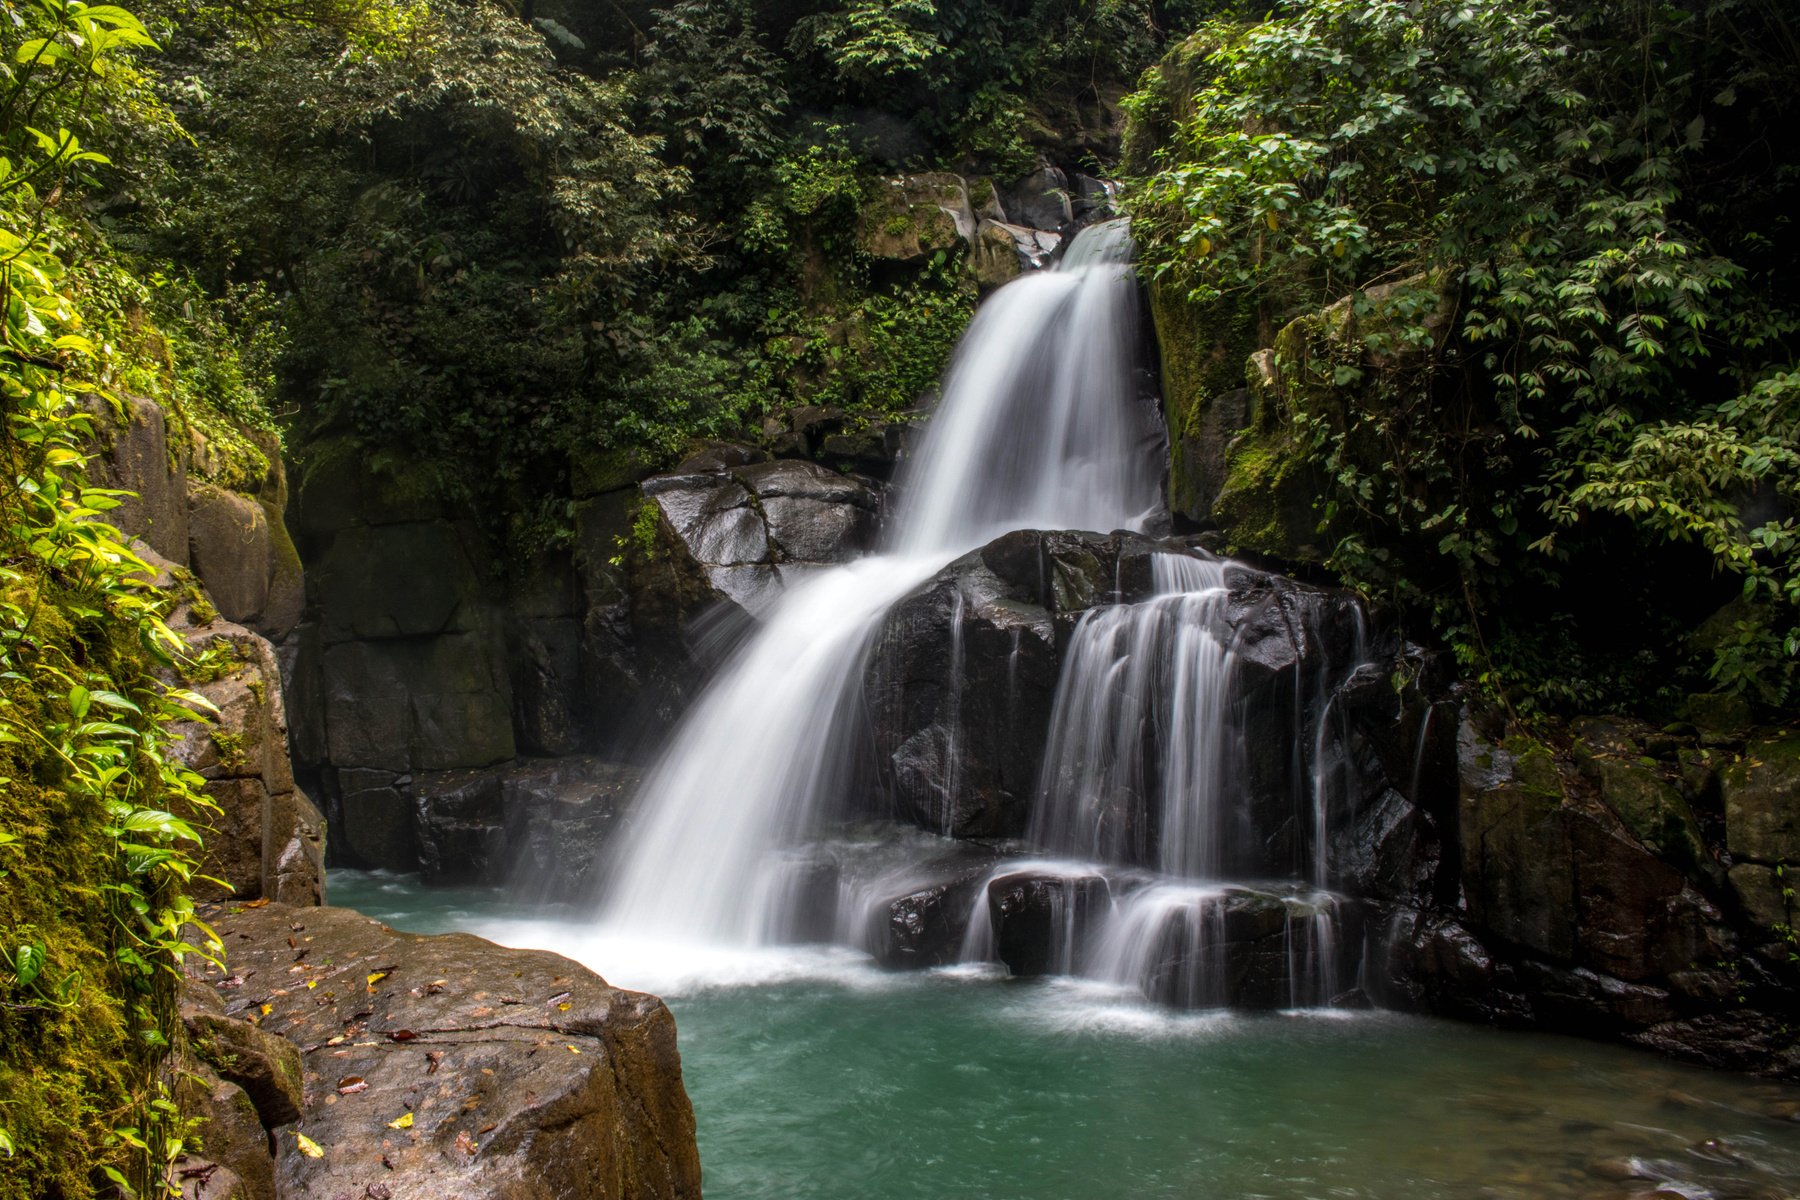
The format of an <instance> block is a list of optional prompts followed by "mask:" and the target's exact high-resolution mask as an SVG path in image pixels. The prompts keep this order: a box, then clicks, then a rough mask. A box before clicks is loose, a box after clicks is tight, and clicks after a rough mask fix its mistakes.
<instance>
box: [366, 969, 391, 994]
mask: <svg viewBox="0 0 1800 1200" xmlns="http://www.w3.org/2000/svg"><path fill="white" fill-rule="evenodd" d="M387 977H388V973H387V972H386V971H376V972H375V973H374V974H372V975H370V976H369V990H370V991H371V992H372V991H374V990H375V985H376V984H378V983H380V982H381V981H382V980H384V979H386V978H387Z"/></svg>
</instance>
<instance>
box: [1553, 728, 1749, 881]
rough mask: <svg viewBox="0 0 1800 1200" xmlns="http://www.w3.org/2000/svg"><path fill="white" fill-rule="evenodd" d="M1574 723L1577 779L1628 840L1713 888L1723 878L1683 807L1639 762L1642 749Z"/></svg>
mask: <svg viewBox="0 0 1800 1200" xmlns="http://www.w3.org/2000/svg"><path fill="white" fill-rule="evenodd" d="M1597 729H1598V727H1597V726H1595V725H1592V724H1590V725H1588V726H1587V727H1586V728H1582V727H1581V726H1580V725H1579V723H1578V725H1577V727H1576V729H1575V732H1576V733H1577V735H1578V736H1580V737H1581V738H1582V739H1583V740H1582V741H1579V742H1577V743H1576V749H1575V758H1576V763H1577V766H1578V767H1579V768H1580V770H1581V773H1582V774H1583V775H1585V776H1586V777H1587V778H1588V779H1589V780H1591V781H1592V782H1593V784H1594V785H1595V787H1596V788H1597V789H1598V790H1599V793H1600V799H1601V800H1602V801H1603V802H1604V803H1605V804H1606V806H1607V807H1608V808H1610V809H1612V811H1613V812H1614V813H1615V814H1616V815H1617V816H1618V818H1619V819H1620V820H1621V821H1622V822H1624V825H1625V828H1626V829H1628V830H1629V831H1630V832H1631V834H1632V836H1633V837H1635V838H1637V839H1638V841H1640V842H1642V843H1643V844H1644V845H1645V846H1646V847H1647V848H1649V849H1650V850H1652V851H1654V852H1656V854H1657V855H1659V856H1660V857H1661V858H1663V859H1664V860H1665V861H1667V862H1669V863H1671V864H1673V865H1675V866H1677V867H1679V868H1681V869H1682V870H1684V871H1686V872H1687V873H1688V874H1689V876H1690V877H1692V878H1694V879H1696V880H1702V881H1705V882H1707V883H1709V884H1710V885H1712V886H1714V887H1717V886H1719V885H1720V884H1721V883H1722V881H1723V878H1724V876H1723V872H1722V870H1721V868H1720V867H1719V865H1718V863H1717V862H1715V861H1714V860H1713V858H1712V856H1711V854H1710V852H1709V851H1708V850H1707V847H1706V839H1705V838H1704V837H1703V836H1702V834H1701V831H1700V823H1699V822H1698V821H1697V820H1695V818H1694V813H1693V810H1692V809H1691V808H1689V807H1688V802H1687V801H1686V800H1685V799H1683V798H1682V795H1681V791H1680V789H1679V788H1678V787H1677V786H1676V785H1675V784H1674V783H1673V782H1671V781H1670V780H1669V779H1667V778H1665V777H1664V775H1663V773H1662V771H1661V770H1659V769H1658V768H1656V767H1654V766H1651V765H1648V764H1647V763H1645V762H1644V761H1642V755H1641V751H1642V745H1641V744H1640V743H1639V742H1638V741H1636V740H1635V739H1630V738H1627V737H1624V736H1623V735H1622V734H1621V733H1620V732H1619V730H1618V727H1617V726H1610V725H1609V726H1606V727H1605V729H1604V732H1597Z"/></svg>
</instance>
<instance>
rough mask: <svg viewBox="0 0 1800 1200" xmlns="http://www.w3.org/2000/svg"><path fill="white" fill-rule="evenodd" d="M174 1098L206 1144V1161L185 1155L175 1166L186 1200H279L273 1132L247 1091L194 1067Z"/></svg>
mask: <svg viewBox="0 0 1800 1200" xmlns="http://www.w3.org/2000/svg"><path fill="white" fill-rule="evenodd" d="M175 1094H176V1102H177V1103H178V1104H180V1105H181V1109H182V1111H183V1113H185V1114H187V1115H189V1116H191V1117H193V1118H196V1119H198V1120H199V1121H200V1122H202V1124H201V1125H200V1127H199V1131H200V1135H201V1138H202V1140H203V1141H204V1144H205V1154H204V1156H203V1157H202V1156H201V1155H197V1154H189V1155H183V1156H182V1157H180V1158H178V1159H177V1160H176V1161H175V1163H174V1164H172V1166H171V1170H170V1175H171V1176H172V1177H173V1180H174V1182H175V1184H176V1186H178V1187H179V1188H180V1189H181V1194H182V1196H183V1198H184V1200H276V1193H275V1158H274V1155H273V1154H272V1153H270V1149H269V1144H270V1140H269V1131H268V1129H267V1128H266V1127H265V1126H264V1125H263V1123H262V1118H261V1117H260V1116H259V1115H258V1114H257V1111H256V1105H255V1104H253V1103H252V1102H251V1100H250V1097H249V1096H248V1095H247V1094H245V1092H244V1089H243V1088H240V1087H238V1086H237V1085H236V1084H235V1083H230V1082H228V1081H226V1080H224V1079H221V1078H220V1077H219V1076H218V1074H217V1073H215V1072H214V1071H213V1070H212V1069H211V1068H210V1067H208V1066H206V1065H205V1064H204V1063H200V1062H194V1063H191V1064H188V1066H187V1067H186V1068H185V1069H184V1074H183V1075H182V1077H181V1078H180V1079H178V1081H177V1083H176V1087H175Z"/></svg>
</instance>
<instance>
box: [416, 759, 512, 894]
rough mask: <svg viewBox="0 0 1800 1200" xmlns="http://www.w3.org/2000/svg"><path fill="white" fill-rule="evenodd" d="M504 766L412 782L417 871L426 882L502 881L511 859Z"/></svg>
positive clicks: (429, 776) (437, 774)
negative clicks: (503, 796) (504, 802)
mask: <svg viewBox="0 0 1800 1200" xmlns="http://www.w3.org/2000/svg"><path fill="white" fill-rule="evenodd" d="M505 772H506V768H505V767H504V766H501V767H490V768H486V769H483V770H472V771H471V770H465V771H444V772H433V773H426V774H422V775H420V776H418V777H417V778H415V779H414V780H413V784H412V793H413V802H414V805H415V814H416V819H415V825H414V828H415V836H416V837H417V839H418V847H419V870H420V873H421V876H422V877H423V879H424V881H425V882H426V883H428V884H459V883H499V882H501V881H503V880H504V878H505V875H506V868H507V864H508V862H509V861H510V860H509V857H508V853H507V843H506V818H505V810H504V809H503V808H502V806H501V800H500V795H501V793H500V785H501V781H502V779H503V777H504V775H505Z"/></svg>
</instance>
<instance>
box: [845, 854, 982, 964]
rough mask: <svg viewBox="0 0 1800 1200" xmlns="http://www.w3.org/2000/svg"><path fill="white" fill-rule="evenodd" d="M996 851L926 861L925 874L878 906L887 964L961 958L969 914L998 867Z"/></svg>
mask: <svg viewBox="0 0 1800 1200" xmlns="http://www.w3.org/2000/svg"><path fill="white" fill-rule="evenodd" d="M993 864H994V855H993V853H992V852H987V851H978V852H976V853H972V854H962V855H954V856H950V857H946V858H942V859H939V860H938V861H936V862H933V863H927V864H925V865H923V866H922V867H921V868H920V870H919V875H920V876H921V877H923V878H922V880H917V881H909V884H908V890H907V891H906V892H905V893H904V894H903V895H900V896H897V897H895V898H894V899H893V900H891V901H889V902H887V903H886V904H885V905H881V906H878V907H877V909H876V913H877V920H878V922H879V928H878V929H877V930H875V931H873V933H874V938H873V942H874V953H875V959H876V961H877V962H879V963H880V964H881V965H882V966H884V967H909V968H911V967H934V966H941V965H943V964H945V963H952V962H955V961H957V958H958V955H959V952H960V951H961V949H962V944H963V939H964V936H965V935H966V934H967V933H968V927H969V915H970V913H971V912H972V911H973V910H974V907H975V903H976V901H977V900H978V899H980V898H981V897H982V889H983V886H984V884H985V883H986V882H987V878H988V875H989V873H990V872H991V871H992V869H993Z"/></svg>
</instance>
